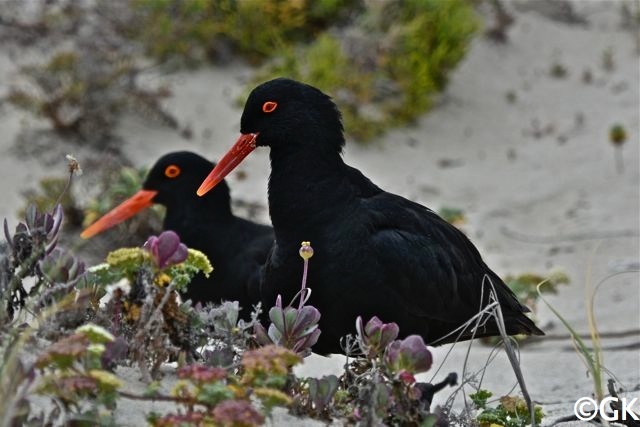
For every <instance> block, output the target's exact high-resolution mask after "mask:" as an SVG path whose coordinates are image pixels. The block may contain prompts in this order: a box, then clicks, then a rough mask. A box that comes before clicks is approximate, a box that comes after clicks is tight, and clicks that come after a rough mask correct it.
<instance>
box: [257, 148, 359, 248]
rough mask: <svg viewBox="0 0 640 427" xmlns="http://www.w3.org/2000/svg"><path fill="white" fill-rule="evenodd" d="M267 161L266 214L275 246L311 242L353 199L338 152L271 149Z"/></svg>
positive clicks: (343, 164)
mask: <svg viewBox="0 0 640 427" xmlns="http://www.w3.org/2000/svg"><path fill="white" fill-rule="evenodd" d="M289 148H290V147H289ZM270 157H271V175H270V177H269V191H268V193H269V194H268V195H269V214H270V216H271V222H272V223H273V227H274V231H275V234H276V240H277V241H278V243H279V245H282V244H284V243H285V242H286V243H291V244H293V243H295V244H299V243H300V240H301V239H303V240H305V239H307V240H308V239H311V238H312V237H313V236H312V235H311V234H312V233H313V232H318V231H319V230H322V228H323V225H325V224H330V222H331V220H332V217H333V216H335V213H336V209H340V206H345V205H347V204H348V203H349V201H350V200H351V199H352V197H353V190H352V188H351V186H350V185H349V182H348V180H347V168H348V167H347V166H346V165H345V163H344V161H343V160H342V156H341V155H340V153H338V152H335V151H334V152H329V151H322V150H316V151H313V150H307V151H302V150H295V149H294V150H291V149H288V150H287V149H285V150H277V149H273V148H272V149H271V153H270ZM305 236H307V237H305ZM296 242H297V243H296Z"/></svg>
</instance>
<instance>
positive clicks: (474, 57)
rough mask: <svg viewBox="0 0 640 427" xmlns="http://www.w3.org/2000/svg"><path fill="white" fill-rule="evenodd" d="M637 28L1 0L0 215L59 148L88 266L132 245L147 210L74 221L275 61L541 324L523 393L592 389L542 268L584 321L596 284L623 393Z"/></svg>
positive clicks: (604, 8) (56, 180) (290, 4)
mask: <svg viewBox="0 0 640 427" xmlns="http://www.w3.org/2000/svg"><path fill="white" fill-rule="evenodd" d="M639 25H640V3H639V2H638V1H636V0H619V1H614V0H610V1H569V0H406V1H399V0H386V1H384V0H288V1H287V0H182V1H178V0H118V1H90V0H40V1H37V0H28V1H27V0H25V1H21V0H3V1H2V5H1V7H0V100H1V101H0V102H1V104H0V129H1V130H2V132H0V168H1V169H2V180H1V182H0V186H1V189H2V190H1V191H2V195H3V203H2V205H1V206H0V214H1V216H3V217H6V218H8V220H9V223H10V224H12V223H14V222H15V220H16V218H19V217H20V215H22V214H21V212H23V211H24V209H25V207H26V205H27V203H36V204H37V205H38V206H39V207H41V208H43V209H50V208H51V206H53V204H54V203H55V201H56V200H57V199H58V197H59V195H60V194H61V192H62V189H63V188H64V187H65V185H66V183H67V178H68V172H67V161H66V160H65V155H66V154H71V155H73V156H74V157H75V158H76V159H77V160H78V161H79V162H80V165H81V168H82V170H83V174H82V175H81V176H79V177H75V178H74V179H73V182H72V185H71V189H70V191H69V192H67V193H65V195H64V197H63V200H62V201H63V204H64V209H65V214H66V215H65V217H66V221H67V223H66V227H67V230H68V232H67V233H66V236H67V237H66V239H68V242H67V243H68V244H69V245H72V246H74V247H76V248H77V252H78V254H80V255H81V256H85V257H86V259H87V260H89V261H92V262H98V261H99V260H100V259H102V257H104V255H105V254H106V253H107V251H108V250H110V249H113V248H115V247H118V246H123V245H140V244H142V243H143V242H144V240H145V238H146V237H147V236H148V235H149V234H151V233H152V232H155V231H157V230H159V229H160V227H161V218H162V212H161V210H160V209H155V208H154V209H153V210H149V211H148V212H147V214H146V215H144V216H138V217H137V218H136V219H134V220H132V221H129V222H127V224H124V225H121V226H120V228H119V229H115V230H111V231H110V232H107V233H105V235H103V236H100V237H99V238H96V239H92V240H91V241H89V242H80V240H79V237H78V235H79V231H80V230H81V229H82V227H83V226H86V225H88V224H90V223H91V222H93V221H94V220H95V219H96V218H98V217H99V216H100V215H102V214H103V213H105V212H107V211H108V210H109V209H111V208H112V207H113V206H115V205H116V204H117V203H119V202H120V201H121V200H123V199H124V198H126V197H127V196H129V195H131V194H132V193H133V192H135V191H136V190H138V189H139V188H140V185H141V182H142V180H143V179H144V176H145V170H146V169H145V168H148V167H149V166H151V165H152V164H153V163H154V162H155V160H156V159H157V158H158V157H159V156H161V155H162V154H165V153H167V152H169V151H175V150H190V151H195V152H197V153H199V154H202V155H203V156H205V157H207V158H209V159H211V160H216V159H217V158H218V157H219V156H220V155H222V154H223V153H224V152H225V151H226V150H227V149H228V148H229V147H230V146H231V144H232V143H233V142H234V141H235V139H236V137H237V134H238V132H239V120H240V115H241V112H242V105H243V103H244V100H245V99H246V96H247V94H248V93H249V91H250V90H251V89H252V88H253V87H254V86H255V85H256V84H257V83H259V82H262V81H264V80H267V79H270V78H273V77H276V76H288V77H292V78H295V79H298V80H302V81H305V82H307V83H310V84H312V85H314V86H317V87H318V88H320V89H322V90H323V91H324V92H326V93H328V94H330V95H331V96H332V97H333V98H334V100H335V101H336V103H337V104H338V106H339V108H340V110H341V111H342V114H343V119H344V125H345V130H346V133H347V140H348V143H347V148H346V153H345V157H346V160H347V162H348V163H350V164H352V165H353V166H355V167H357V168H359V169H361V170H362V171H363V173H364V174H365V175H367V176H368V177H370V178H371V179H372V180H373V181H374V182H375V183H377V184H378V185H380V186H381V187H383V188H384V189H386V190H388V191H392V192H395V193H398V194H401V195H403V196H405V197H408V198H410V199H412V200H415V201H417V202H420V203H422V204H425V205H427V206H429V207H431V208H432V209H434V210H436V211H438V212H439V213H440V214H441V215H442V216H444V217H445V218H446V219H447V220H449V221H450V222H452V223H454V224H455V225H456V226H458V227H460V228H461V229H462V230H463V231H465V232H466V233H467V234H468V235H469V237H470V238H471V239H472V240H473V241H474V243H476V245H477V246H478V247H479V249H480V251H481V252H482V253H483V256H484V257H485V259H486V260H487V262H488V264H489V265H490V266H492V268H494V269H495V270H496V271H497V272H498V273H499V274H501V275H502V276H504V277H506V278H507V279H508V281H509V282H510V284H511V285H512V286H513V287H514V289H516V291H517V292H518V293H519V295H520V296H521V298H523V299H524V300H526V301H527V303H528V304H529V305H530V306H533V308H534V316H536V318H537V319H538V322H539V323H540V326H541V327H542V328H543V329H545V330H546V331H547V333H548V334H549V335H550V336H551V338H549V339H546V340H542V341H540V342H537V343H535V342H534V343H531V345H530V346H527V347H525V348H526V349H527V351H529V352H531V353H533V354H534V355H535V356H534V357H530V358H528V359H525V360H524V361H523V369H524V370H525V374H526V375H528V376H529V377H530V378H531V379H532V383H533V384H532V385H531V389H532V390H530V391H532V393H534V394H537V396H536V397H538V398H540V399H541V400H545V399H546V400H547V401H549V402H557V401H562V399H566V398H569V397H573V398H575V396H576V393H578V390H582V392H580V393H581V394H579V395H580V396H582V395H585V391H584V390H587V391H588V390H589V387H588V383H589V379H588V378H586V377H585V375H584V368H583V366H582V365H581V364H580V362H579V360H578V358H577V357H576V355H575V354H574V353H573V349H572V347H571V344H570V343H569V342H568V341H566V340H565V341H563V337H564V338H566V333H567V332H566V331H565V330H564V329H563V327H562V325H561V324H560V323H559V321H558V320H557V319H556V318H555V316H554V315H553V314H552V313H551V312H550V311H549V309H548V308H547V307H546V306H545V305H544V304H543V303H541V302H540V301H539V300H538V297H537V294H536V292H535V286H534V285H535V284H537V283H538V282H539V281H541V280H543V279H544V278H546V277H549V276H553V277H554V280H553V281H552V282H553V283H552V286H550V287H549V289H550V292H551V294H550V296H549V300H550V301H551V302H552V304H553V305H554V307H555V308H556V309H558V310H559V311H560V312H561V313H563V315H564V316H566V318H567V319H568V320H569V321H570V322H571V323H572V324H573V325H574V326H575V327H576V329H577V330H579V331H581V332H585V331H587V330H588V328H587V320H586V314H585V313H586V311H585V304H584V302H585V284H589V283H590V286H592V287H595V286H596V285H598V284H599V283H600V282H602V283H603V285H602V286H601V287H600V288H599V293H598V296H597V299H596V300H595V301H596V303H595V311H596V316H597V319H598V321H599V325H600V327H601V332H602V334H603V337H604V339H605V342H604V346H605V350H606V352H605V362H610V363H611V366H616V367H618V369H617V370H616V371H615V373H616V374H617V375H618V376H619V377H620V379H621V382H622V383H624V384H625V385H627V386H628V387H630V388H629V389H631V390H633V388H634V387H636V390H638V388H639V387H640V352H638V348H639V346H640V333H639V331H640V314H639V313H640V310H638V305H639V304H640V295H639V288H640V286H639V285H638V275H637V274H635V273H629V274H627V272H630V271H634V270H638V269H639V268H640V261H639V258H640V248H639V238H638V230H639V228H640V227H639V224H638V218H639V217H640V206H639V203H640V184H639V183H640V179H639V163H640V162H639V157H638V136H639V131H638V129H639V126H640V125H639V123H640V119H639V114H640V112H639V108H640V107H639V104H640V102H639V100H638V97H639V87H638V86H639V62H638V61H639V54H640V33H639ZM268 174H269V163H268V152H267V150H257V151H256V152H255V153H254V154H253V155H252V156H251V157H249V158H248V159H247V160H246V161H245V162H243V164H242V165H241V166H240V167H239V168H238V169H237V170H236V172H234V173H233V174H232V175H231V176H230V178H229V181H230V185H231V188H232V196H233V200H234V209H235V210H236V211H237V212H238V213H239V214H241V215H243V216H247V217H250V218H252V219H255V220H257V221H260V222H264V223H268V222H269V218H268V212H267V206H266V183H267V178H268ZM587 270H589V273H587ZM622 313H624V315H621V314H622ZM554 337H555V338H554ZM607 337H609V338H607ZM461 354H463V353H461ZM485 356H486V355H485V354H484V353H482V352H480V356H479V359H478V360H482V359H483V358H484V357H485ZM452 357H453V363H459V361H460V360H461V359H455V357H456V356H455V354H454V356H452ZM456 360H457V361H456ZM325 362H326V360H323V361H320V362H317V366H316V367H318V366H320V368H318V369H328V368H327V367H326V365H323V363H325ZM452 369H455V368H452ZM542 371H544V375H542V376H540V375H539V374H540V372H542ZM504 375H507V372H505V373H504ZM493 381H495V383H496V384H502V383H503V382H504V383H505V384H511V383H512V382H513V380H512V378H510V377H509V378H507V379H505V378H503V377H500V375H498V377H497V378H494V380H493ZM505 387H506V386H505ZM507 388H508V387H507ZM540 396H542V397H540Z"/></svg>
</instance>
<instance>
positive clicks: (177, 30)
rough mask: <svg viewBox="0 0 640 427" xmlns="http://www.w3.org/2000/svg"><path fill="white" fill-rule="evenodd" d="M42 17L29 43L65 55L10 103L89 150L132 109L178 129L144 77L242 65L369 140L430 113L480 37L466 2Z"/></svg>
mask: <svg viewBox="0 0 640 427" xmlns="http://www.w3.org/2000/svg"><path fill="white" fill-rule="evenodd" d="M43 9H44V10H43V12H42V15H41V19H42V22H41V23H40V24H41V25H42V29H43V33H42V38H41V39H40V40H34V41H32V43H35V42H36V41H39V42H42V40H44V37H43V36H44V35H46V36H47V37H49V39H50V40H51V41H50V42H49V43H56V42H57V43H59V44H60V45H65V46H66V45H69V46H70V47H69V48H66V47H65V50H62V51H56V52H55V53H54V54H53V55H52V56H51V57H49V58H48V60H47V61H46V62H44V63H39V64H33V65H28V66H26V67H24V68H23V70H22V73H23V75H24V76H25V77H27V79H28V80H29V84H30V85H31V86H32V87H35V89H36V90H28V89H25V88H24V87H23V86H16V87H13V88H12V90H11V92H10V94H9V97H8V99H9V101H10V102H12V103H13V104H14V105H16V106H18V107H20V108H23V109H26V110H28V111H30V112H31V113H33V114H35V115H36V116H38V117H43V118H45V119H47V120H48V121H49V122H50V123H51V125H52V127H53V128H54V129H55V130H56V131H58V132H63V133H66V134H71V135H79V136H80V137H82V138H81V139H82V140H84V141H91V142H93V141H104V139H105V138H113V137H114V136H117V135H114V127H115V126H114V125H115V124H116V123H117V122H118V120H119V118H120V115H121V114H122V113H123V112H124V111H126V110H127V109H133V110H134V111H136V112H139V113H143V114H145V115H148V116H154V117H156V118H159V119H160V120H161V121H162V122H163V123H164V124H167V125H169V126H172V127H177V126H178V123H177V122H176V120H175V119H174V118H173V117H172V116H170V115H169V114H167V113H166V112H165V111H164V110H163V109H162V108H161V106H160V102H161V100H162V99H163V98H164V97H166V96H169V95H170V92H169V91H168V90H167V89H166V88H163V87H159V88H149V87H147V86H144V85H142V84H140V76H141V75H142V73H144V71H145V69H146V68H147V67H155V66H159V65H174V66H175V65H177V66H180V65H187V66H191V67H195V66H201V65H204V64H207V63H209V62H223V61H227V62H228V61H230V60H232V59H234V58H237V57H241V58H243V59H245V60H246V61H248V62H249V63H251V64H253V65H256V66H257V65H262V67H261V68H260V69H258V70H257V71H256V74H255V78H254V79H252V83H251V86H253V85H254V84H255V83H257V82H258V81H260V82H261V81H264V80H267V79H270V78H273V77H280V76H286V77H291V78H296V79H298V80H302V81H304V82H306V83H309V84H311V85H314V86H316V87H318V88H320V89H321V90H323V91H325V92H327V93H330V94H332V95H333V96H334V98H335V100H336V101H337V104H338V106H339V107H340V109H341V111H342V112H343V114H344V121H345V128H346V130H347V132H348V133H349V134H350V136H352V137H353V138H355V139H356V140H359V141H365V140H368V139H370V138H373V137H375V136H377V135H379V134H381V133H382V132H383V131H384V130H386V129H388V128H389V127H393V126H399V125H402V124H406V123H409V122H411V121H412V120H414V119H416V118H417V117H418V116H419V115H420V114H422V113H424V112H425V111H427V110H428V109H429V108H430V107H431V106H432V104H433V102H434V99H435V97H436V95H437V94H438V93H439V92H440V91H442V90H443V88H444V87H445V86H446V83H447V78H448V75H449V73H450V72H451V71H452V70H453V68H454V67H455V66H456V65H457V64H458V63H459V62H460V60H461V59H462V58H463V57H464V54H465V52H466V49H467V46H468V44H469V42H470V40H471V38H472V36H473V35H474V33H475V32H476V30H477V28H478V27H479V24H478V18H477V16H476V13H475V11H474V2H473V1H471V0H447V1H441V0H407V1H401V0H389V1H380V2H376V1H372V2H365V1H363V0H242V1H239V0H130V1H129V2H125V3H119V4H107V3H104V4H102V3H99V4H97V5H96V6H95V7H92V6H85V7H79V6H70V7H68V8H66V9H62V10H61V11H59V12H57V14H56V16H58V15H60V16H59V18H64V22H67V21H69V22H67V25H69V26H71V28H73V29H75V30H73V31H56V28H55V26H51V24H50V23H47V22H45V21H46V20H47V19H49V18H48V17H49V16H50V15H51V12H50V11H48V10H47V8H46V7H44V8H43ZM61 22H63V21H61ZM83 26H86V27H87V28H91V29H92V32H91V33H90V34H81V33H80V32H79V31H77V29H78V28H81V27H83ZM105 34H108V41H109V42H108V43H105V42H104V40H103V38H104V37H105ZM0 35H1V34H0ZM49 39H47V40H49ZM145 55H146V56H147V57H149V58H150V59H151V63H149V61H146V62H145V60H144V58H143V57H144V56H145ZM165 68H166V67H165ZM169 68H171V67H169Z"/></svg>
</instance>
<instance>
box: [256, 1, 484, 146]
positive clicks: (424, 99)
mask: <svg viewBox="0 0 640 427" xmlns="http://www.w3.org/2000/svg"><path fill="white" fill-rule="evenodd" d="M477 28H478V20H477V18H476V15H475V12H474V10H473V7H472V3H471V2H470V1H467V0H447V1H440V0H408V1H398V0H396V1H386V2H371V3H368V4H367V5H366V8H365V10H364V12H363V13H362V14H361V15H360V16H359V17H358V18H357V20H356V21H354V22H353V23H352V25H350V26H349V27H348V28H343V29H334V30H332V31H328V32H325V33H324V34H323V35H322V36H321V37H319V38H318V39H317V40H315V41H314V42H313V43H311V44H309V45H307V46H304V47H300V48H298V49H296V50H289V51H285V52H284V53H283V54H281V56H280V57H279V58H276V59H275V60H274V61H273V62H272V63H270V64H268V65H267V66H266V68H265V69H263V70H262V72H260V73H258V78H257V79H256V81H262V80H267V79H270V78H274V77H277V76H287V77H291V78H295V79H298V80H302V81H305V82H306V83H309V84H311V85H313V86H316V87H318V88H320V89H322V90H323V91H325V92H328V93H331V94H333V96H334V98H335V99H336V101H337V103H338V105H339V107H340V109H341V111H342V113H343V115H344V121H345V128H346V130H347V132H348V133H349V134H350V135H351V136H352V137H354V138H355V139H357V140H367V139H369V138H371V137H373V136H376V135H378V134H380V133H381V132H382V131H383V130H384V129H385V128H387V127H389V126H397V125H400V124H405V123H407V122H410V121H411V120H413V119H415V118H416V117H417V116H418V115H419V114H421V113H423V112H424V111H426V110H427V109H428V108H429V107H430V106H431V105H432V103H433V100H434V97H435V95H436V94H437V93H438V92H439V91H441V90H442V89H443V88H444V86H445V85H446V83H447V76H448V75H449V73H450V71H451V70H452V69H453V68H454V67H455V66H456V64H458V62H459V61H460V60H461V59H462V58H463V56H464V54H465V52H466V49H467V46H468V44H469V42H470V40H471V37H472V36H473V34H474V32H475V31H476V29H477ZM254 83H255V82H254Z"/></svg>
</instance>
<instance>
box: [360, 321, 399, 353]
mask: <svg viewBox="0 0 640 427" xmlns="http://www.w3.org/2000/svg"><path fill="white" fill-rule="evenodd" d="M356 331H357V334H358V335H357V340H358V344H359V346H360V349H361V350H362V352H363V353H364V354H365V355H366V357H367V358H368V359H373V358H375V357H377V356H379V355H381V354H382V353H383V352H384V350H385V348H387V346H388V345H389V344H391V342H392V341H393V340H395V339H396V338H397V337H398V333H399V332H400V328H399V327H398V325H397V324H396V323H394V322H392V323H382V321H381V320H380V319H379V318H378V317H377V316H373V317H372V318H371V319H370V320H369V321H368V322H367V324H366V325H364V326H363V321H362V317H360V316H358V318H357V319H356Z"/></svg>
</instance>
